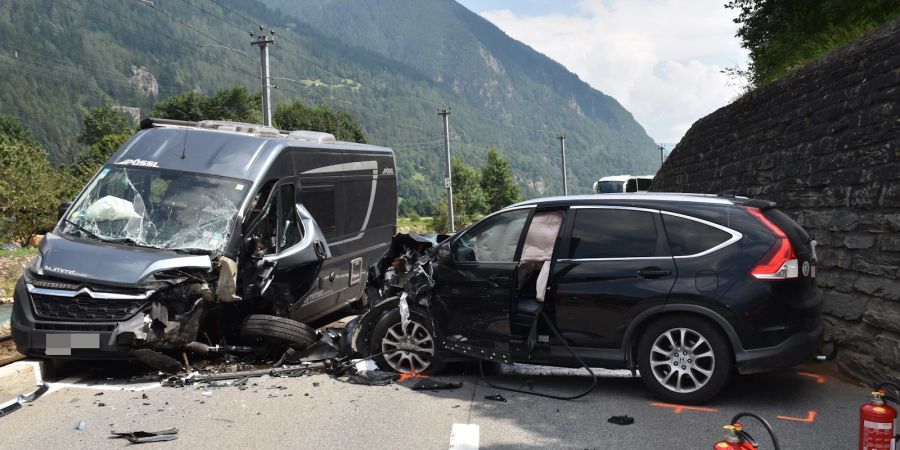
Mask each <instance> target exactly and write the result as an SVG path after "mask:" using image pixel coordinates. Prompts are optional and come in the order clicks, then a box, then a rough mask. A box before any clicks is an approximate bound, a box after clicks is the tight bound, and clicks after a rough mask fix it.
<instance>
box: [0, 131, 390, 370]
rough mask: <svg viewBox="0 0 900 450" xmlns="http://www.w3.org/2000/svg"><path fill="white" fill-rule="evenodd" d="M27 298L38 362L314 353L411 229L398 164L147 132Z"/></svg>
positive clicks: (110, 166) (29, 347) (321, 145)
mask: <svg viewBox="0 0 900 450" xmlns="http://www.w3.org/2000/svg"><path fill="white" fill-rule="evenodd" d="M141 128H142V129H141V131H139V132H138V133H137V134H136V135H135V136H134V137H133V138H132V139H131V140H129V141H128V142H127V143H125V144H124V145H123V146H122V147H121V148H120V149H118V150H117V151H116V152H115V154H113V155H112V157H111V158H110V159H109V161H107V163H106V164H105V165H104V166H103V167H102V168H101V169H100V170H99V172H97V174H96V175H95V176H94V177H93V179H92V180H91V181H90V182H89V183H88V184H87V186H86V187H85V188H84V189H83V190H82V192H81V193H80V194H79V196H78V197H77V199H75V200H74V202H72V203H71V205H70V206H68V207H67V208H66V209H65V211H64V213H63V214H62V216H61V217H60V220H59V222H58V223H57V225H56V227H55V228H54V229H53V231H52V232H51V233H48V234H47V235H46V237H45V239H44V241H43V242H42V243H41V245H40V248H39V253H38V255H37V257H36V258H35V260H34V261H33V263H32V264H31V266H30V267H29V268H28V270H27V271H26V273H25V275H24V276H23V277H22V279H21V280H20V281H19V283H18V284H17V286H16V289H15V307H14V310H13V314H12V333H13V337H14V339H15V342H16V346H17V348H18V350H19V351H20V352H21V353H23V354H26V355H29V356H33V357H50V358H91V359H94V358H128V357H130V356H133V355H134V352H135V351H137V350H141V349H150V350H152V351H157V350H167V349H169V350H172V349H181V348H184V347H185V346H188V345H189V344H191V343H195V341H197V340H202V341H203V342H207V343H210V344H211V343H215V342H228V343H235V342H236V338H235V336H239V335H240V336H242V337H244V338H247V337H250V338H254V337H260V338H271V339H274V340H280V341H283V342H285V343H289V344H292V343H298V344H303V343H306V344H309V343H310V342H311V341H313V340H314V339H315V338H316V336H315V331H314V330H313V329H312V328H310V327H308V326H306V325H305V324H307V323H313V322H315V321H316V320H318V319H321V318H323V317H325V316H327V315H328V314H329V313H332V312H335V311H337V310H340V309H341V308H343V307H344V306H346V305H348V304H352V303H355V302H363V301H364V300H365V295H364V285H365V276H366V273H367V269H366V268H368V266H369V265H371V264H373V263H375V262H376V261H377V260H378V259H379V258H381V256H382V255H383V254H384V253H385V251H386V250H387V248H388V247H389V245H390V242H391V237H392V236H393V235H394V233H395V228H396V205H397V183H396V177H395V172H394V170H395V162H394V155H393V152H392V150H390V149H388V148H383V147H377V146H372V145H363V144H355V143H348V142H339V141H336V140H335V139H334V137H333V136H332V135H330V134H326V133H317V132H309V131H294V132H281V131H279V130H276V129H274V128H271V127H264V126H259V125H250V124H242V123H233V122H219V121H204V122H182V121H172V120H160V119H147V120H144V121H143V122H142V123H141Z"/></svg>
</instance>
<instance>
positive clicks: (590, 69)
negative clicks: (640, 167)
mask: <svg viewBox="0 0 900 450" xmlns="http://www.w3.org/2000/svg"><path fill="white" fill-rule="evenodd" d="M723 4H724V1H723V0H582V1H580V2H579V3H578V12H577V13H574V14H560V13H554V14H548V15H539V16H535V15H532V16H528V15H521V14H517V13H515V12H513V11H511V10H509V9H504V10H496V11H485V12H482V13H481V15H482V16H483V17H484V18H486V19H487V20H489V21H491V22H493V23H494V24H495V25H497V26H498V27H500V28H501V29H502V30H503V31H505V32H506V33H507V34H509V35H510V36H512V37H513V38H515V39H518V40H520V41H522V42H525V43H526V44H528V45H530V46H532V47H533V48H535V49H536V50H538V51H539V52H541V53H544V54H546V55H547V56H549V57H551V58H553V59H555V60H557V61H559V62H560V63H562V64H563V65H565V66H566V67H567V68H569V70H571V71H573V72H575V73H576V74H578V76H580V77H581V78H582V79H583V80H585V81H586V82H587V83H589V84H590V85H591V86H593V87H595V88H597V89H599V90H601V91H603V92H604V93H606V94H608V95H611V96H613V97H614V98H616V100H618V101H619V102H621V103H622V105H624V106H625V108H627V109H628V110H629V111H631V112H632V113H633V114H634V115H635V118H636V119H637V120H638V122H639V123H640V124H641V125H643V126H644V128H645V129H646V130H647V132H648V134H649V135H650V136H651V137H652V138H653V139H654V140H656V141H657V142H678V140H680V139H681V137H682V136H683V135H684V132H685V131H687V129H688V127H690V125H691V124H692V123H693V122H694V121H695V120H697V119H699V118H700V117H703V116H704V115H706V114H709V113H710V112H712V111H713V110H715V109H716V108H719V107H721V106H724V105H725V104H727V103H728V102H730V101H731V100H733V99H734V98H735V97H736V96H737V94H738V93H739V91H740V87H738V86H733V85H732V84H733V83H731V82H730V80H729V79H728V77H726V76H725V75H723V74H722V73H721V72H720V71H721V70H722V69H723V68H725V67H729V66H734V65H736V64H741V65H744V64H745V61H746V59H747V52H746V51H745V50H743V49H741V48H740V45H739V43H738V40H737V38H735V37H734V34H735V31H736V29H737V25H735V24H734V23H733V22H732V18H733V17H734V15H733V12H732V11H731V10H728V9H726V8H725V7H724V6H722V5H723Z"/></svg>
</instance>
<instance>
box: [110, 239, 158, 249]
mask: <svg viewBox="0 0 900 450" xmlns="http://www.w3.org/2000/svg"><path fill="white" fill-rule="evenodd" d="M106 242H111V243H113V244H125V245H133V246H135V247H150V246H149V245H142V244H139V243H138V241H135V240H134V239H132V238H128V237H126V238H119V239H107V240H106Z"/></svg>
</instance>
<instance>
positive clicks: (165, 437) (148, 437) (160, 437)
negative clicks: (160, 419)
mask: <svg viewBox="0 0 900 450" xmlns="http://www.w3.org/2000/svg"><path fill="white" fill-rule="evenodd" d="M110 434H111V435H112V436H110V438H112V439H127V440H128V442H131V443H132V444H147V443H151V442H166V441H174V440H175V439H178V429H177V428H167V429H165V430H160V431H110Z"/></svg>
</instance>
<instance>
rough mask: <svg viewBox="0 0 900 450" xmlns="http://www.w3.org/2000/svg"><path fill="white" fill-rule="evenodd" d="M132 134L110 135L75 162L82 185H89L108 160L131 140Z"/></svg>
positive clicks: (76, 172)
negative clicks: (89, 181) (88, 182)
mask: <svg viewBox="0 0 900 450" xmlns="http://www.w3.org/2000/svg"><path fill="white" fill-rule="evenodd" d="M131 136H132V135H131V134H109V135H106V136H103V137H102V138H100V139H99V140H98V141H97V142H95V143H94V145H91V147H90V148H89V149H88V151H87V152H85V153H82V154H81V156H79V157H78V161H76V162H75V166H74V169H75V174H76V176H77V178H78V179H79V180H80V181H81V183H87V181H88V180H90V179H91V177H93V176H94V174H95V173H97V171H98V170H100V167H101V166H103V164H104V163H106V160H108V159H109V157H110V156H112V154H113V153H115V152H116V150H118V149H119V147H121V146H122V144H124V143H125V142H127V141H128V140H129V139H131Z"/></svg>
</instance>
